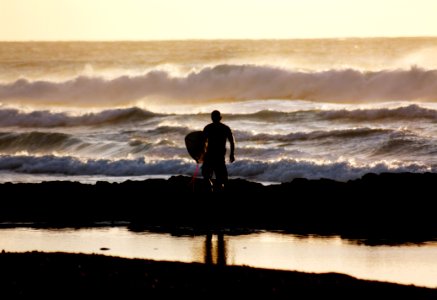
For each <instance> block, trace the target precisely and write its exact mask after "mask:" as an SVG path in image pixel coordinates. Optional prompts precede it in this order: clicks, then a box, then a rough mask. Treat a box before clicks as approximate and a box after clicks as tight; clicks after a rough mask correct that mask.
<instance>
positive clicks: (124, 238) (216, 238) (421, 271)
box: [0, 227, 437, 288]
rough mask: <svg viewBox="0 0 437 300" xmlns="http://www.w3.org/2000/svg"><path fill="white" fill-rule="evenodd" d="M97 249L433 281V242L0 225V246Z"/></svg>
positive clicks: (436, 249) (436, 258) (436, 254)
mask: <svg viewBox="0 0 437 300" xmlns="http://www.w3.org/2000/svg"><path fill="white" fill-rule="evenodd" d="M2 249H4V250H5V251H13V252H24V251H33V250H38V251H50V252H53V251H62V252H81V253H89V254H91V253H100V254H106V255H113V256H122V257H129V258H144V259H153V260H170V261H182V262H204V263H206V264H210V265H246V266H251V267H259V268H270V269H283V270H297V271H304V272H316V273H324V272H337V273H345V274H349V275H352V276H355V277H358V278H362V279H373V280H382V281H391V282H397V283H404V284H415V285H420V286H428V287H434V288H435V287H437V243H435V242H428V243H424V244H421V245H398V246H365V245H363V244H357V243H356V242H354V243H353V242H350V241H346V240H344V239H342V238H341V237H339V236H332V237H320V236H298V235H292V234H284V233H279V232H257V233H251V234H240V235H235V234H229V232H226V231H222V232H220V230H218V229H215V230H212V231H210V232H208V231H204V232H202V234H201V235H200V234H199V235H197V234H196V235H193V234H186V233H185V234H183V235H178V236H175V235H172V234H169V233H156V232H155V233H153V232H147V231H142V232H132V231H130V230H128V229H127V228H123V227H112V228H89V229H79V230H72V229H65V230H54V229H30V228H10V229H0V251H1V250H2Z"/></svg>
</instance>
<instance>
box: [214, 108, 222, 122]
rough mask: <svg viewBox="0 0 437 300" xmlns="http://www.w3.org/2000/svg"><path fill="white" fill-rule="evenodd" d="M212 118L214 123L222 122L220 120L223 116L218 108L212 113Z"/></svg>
mask: <svg viewBox="0 0 437 300" xmlns="http://www.w3.org/2000/svg"><path fill="white" fill-rule="evenodd" d="M211 119H212V121H213V122H214V123H217V122H220V120H221V119H222V116H221V114H220V112H219V111H218V110H214V111H213V112H212V113H211Z"/></svg>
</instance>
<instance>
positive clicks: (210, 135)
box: [202, 110, 235, 191]
mask: <svg viewBox="0 0 437 300" xmlns="http://www.w3.org/2000/svg"><path fill="white" fill-rule="evenodd" d="M211 119H212V123H210V124H208V125H206V126H205V128H204V129H203V133H204V134H205V137H206V141H207V148H206V153H205V156H204V160H203V165H202V175H203V178H205V179H206V180H207V181H208V182H209V184H210V186H211V187H212V182H211V179H212V175H213V173H214V174H215V178H216V185H215V189H214V190H216V191H221V190H223V188H224V185H225V183H226V182H227V180H228V170H227V168H226V163H225V155H226V141H227V140H228V141H229V144H230V148H231V149H230V150H231V153H230V154H229V160H230V162H231V163H232V162H234V161H235V158H234V149H235V142H234V136H233V134H232V131H231V128H229V126H227V125H225V124H223V123H221V122H220V121H221V119H222V116H221V115H220V112H219V111H218V110H214V111H213V112H212V113H211Z"/></svg>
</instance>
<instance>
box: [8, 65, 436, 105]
mask: <svg viewBox="0 0 437 300" xmlns="http://www.w3.org/2000/svg"><path fill="white" fill-rule="evenodd" d="M142 98H160V99H161V98H165V99H173V100H185V101H193V102H199V101H211V100H215V101H216V100H227V101H233V100H249V99H292V100H295V99H300V100H315V101H353V102H356V101H388V100H400V99H402V100H427V101H434V100H437V70H425V69H422V68H418V67H412V68H411V69H409V70H401V69H398V70H382V71H366V72H364V71H360V70H355V69H344V70H336V69H334V70H326V71H317V72H303V71H294V70H288V69H281V68H276V67H269V66H257V65H217V66H214V67H205V68H203V69H202V70H200V71H199V72H191V73H189V74H187V75H185V76H180V77H174V76H172V75H171V74H170V73H169V72H166V71H162V70H153V71H150V72H148V73H146V74H144V75H140V76H120V77H118V78H114V79H111V80H106V79H103V78H100V77H87V76H79V77H77V78H75V79H73V80H68V81H64V82H52V81H42V80H40V81H29V80H26V79H20V80H17V81H15V82H13V83H9V84H0V100H2V101H5V102H6V101H27V102H29V101H30V102H32V103H34V102H39V101H42V102H45V103H47V102H49V103H51V104H53V105H55V104H57V105H70V106H75V105H94V106H95V105H102V106H107V105H128V104H132V103H135V102H136V101H137V100H139V99H142Z"/></svg>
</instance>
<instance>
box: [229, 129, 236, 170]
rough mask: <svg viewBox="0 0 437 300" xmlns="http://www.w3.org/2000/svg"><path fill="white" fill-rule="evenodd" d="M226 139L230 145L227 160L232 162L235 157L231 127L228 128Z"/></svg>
mask: <svg viewBox="0 0 437 300" xmlns="http://www.w3.org/2000/svg"><path fill="white" fill-rule="evenodd" d="M228 140H229V144H230V146H231V153H230V154H229V160H230V162H231V163H233V162H234V161H235V157H234V154H235V153H234V151H235V140H234V135H233V134H232V130H231V129H229V134H228Z"/></svg>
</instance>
